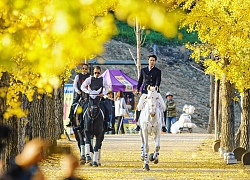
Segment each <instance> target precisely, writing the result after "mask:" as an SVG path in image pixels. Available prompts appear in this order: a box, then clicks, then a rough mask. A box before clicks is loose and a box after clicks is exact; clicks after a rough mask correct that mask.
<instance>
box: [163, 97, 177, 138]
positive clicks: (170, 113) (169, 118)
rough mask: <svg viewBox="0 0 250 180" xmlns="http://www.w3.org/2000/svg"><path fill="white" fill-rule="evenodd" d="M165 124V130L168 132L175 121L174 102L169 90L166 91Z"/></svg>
mask: <svg viewBox="0 0 250 180" xmlns="http://www.w3.org/2000/svg"><path fill="white" fill-rule="evenodd" d="M166 98H167V101H166V111H165V116H166V118H165V119H166V124H167V131H168V133H171V131H170V129H171V125H172V124H174V123H175V122H176V103H175V101H174V100H173V94H172V93H171V92H167V93H166Z"/></svg>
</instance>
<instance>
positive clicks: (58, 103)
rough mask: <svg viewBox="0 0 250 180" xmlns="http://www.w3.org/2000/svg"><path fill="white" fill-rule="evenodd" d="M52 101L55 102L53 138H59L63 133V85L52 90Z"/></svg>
mask: <svg viewBox="0 0 250 180" xmlns="http://www.w3.org/2000/svg"><path fill="white" fill-rule="evenodd" d="M54 97H55V98H54V102H55V124H56V134H55V138H56V139H58V138H60V135H61V134H63V129H64V127H63V105H64V104H63V98H64V89H63V86H62V87H60V88H58V89H55V90H54Z"/></svg>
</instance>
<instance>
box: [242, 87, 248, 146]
mask: <svg viewBox="0 0 250 180" xmlns="http://www.w3.org/2000/svg"><path fill="white" fill-rule="evenodd" d="M249 121H250V89H248V90H245V91H244V94H243V96H242V119H241V125H240V128H241V133H240V147H242V148H244V149H245V150H246V151H249V132H250V131H249V129H250V127H249Z"/></svg>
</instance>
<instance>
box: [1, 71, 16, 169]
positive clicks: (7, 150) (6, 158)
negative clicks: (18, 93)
mask: <svg viewBox="0 0 250 180" xmlns="http://www.w3.org/2000/svg"><path fill="white" fill-rule="evenodd" d="M9 80H10V76H9V74H8V73H7V72H4V73H3V75H2V77H1V79H0V91H1V93H2V95H3V96H0V125H7V126H9V127H10V128H11V130H12V132H11V134H10V136H9V137H8V138H7V141H6V146H5V147H4V148H3V152H2V153H1V160H2V162H3V169H4V170H6V169H8V167H9V164H10V159H11V158H13V157H15V155H17V154H18V152H19V149H18V146H17V145H18V139H19V138H18V133H17V132H18V122H19V121H18V119H17V118H16V117H12V118H9V119H4V113H5V111H6V109H7V105H6V92H7V88H8V87H9V86H10V84H9V83H10V81H9Z"/></svg>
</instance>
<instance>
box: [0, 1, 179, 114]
mask: <svg viewBox="0 0 250 180" xmlns="http://www.w3.org/2000/svg"><path fill="white" fill-rule="evenodd" d="M153 2H156V1H135V0H131V1H121V0H113V1H108V0H88V1H84V0H72V1H56V0H49V1H48V0H41V1H36V0H28V1H26V0H8V1H7V0H4V1H2V2H1V3H0V8H1V20H2V21H1V22H2V23H1V27H0V28H1V34H0V39H1V43H0V53H1V58H0V63H1V66H0V72H5V71H7V72H8V73H10V74H11V75H12V76H11V78H12V80H11V82H12V84H13V86H10V87H9V89H8V91H5V92H7V96H6V97H7V99H8V100H7V104H8V105H9V108H8V110H7V111H6V113H5V118H8V117H11V116H12V115H18V117H22V116H24V115H25V114H24V113H23V112H21V109H20V108H19V109H17V106H15V104H16V102H17V101H18V96H19V92H21V93H23V94H26V95H27V97H28V99H29V100H32V97H33V94H34V91H35V89H34V87H36V90H37V91H38V92H39V93H45V92H47V93H51V92H52V91H53V89H54V88H57V87H59V86H60V85H61V84H62V83H61V82H62V80H61V78H60V76H62V74H65V72H67V71H69V70H71V69H73V68H74V67H75V66H76V65H77V64H78V63H79V62H81V61H82V60H83V59H90V58H93V57H94V56H96V55H98V54H101V53H102V52H103V51H104V49H103V44H104V43H105V42H106V41H108V40H109V39H110V38H111V36H112V35H114V34H115V33H116V32H117V30H116V26H115V23H114V14H115V16H117V18H118V19H120V20H127V22H128V23H130V22H131V19H134V18H135V17H138V18H139V19H140V21H141V22H142V23H143V24H144V25H145V26H146V27H148V28H151V29H155V30H157V31H160V32H162V33H163V34H164V35H166V36H174V35H175V33H176V32H177V21H178V16H177V13H168V12H166V7H168V6H169V4H167V3H165V1H164V0H163V1H159V2H157V3H153ZM113 12H115V13H113ZM68 75H69V74H68V73H66V77H64V78H67V77H68ZM15 82H19V83H18V86H16V85H15ZM3 95H4V94H3ZM14 106H15V108H13V107H14ZM14 109H15V110H14Z"/></svg>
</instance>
